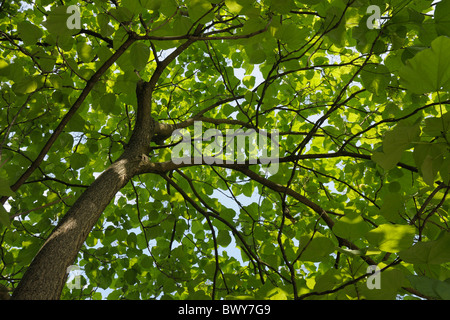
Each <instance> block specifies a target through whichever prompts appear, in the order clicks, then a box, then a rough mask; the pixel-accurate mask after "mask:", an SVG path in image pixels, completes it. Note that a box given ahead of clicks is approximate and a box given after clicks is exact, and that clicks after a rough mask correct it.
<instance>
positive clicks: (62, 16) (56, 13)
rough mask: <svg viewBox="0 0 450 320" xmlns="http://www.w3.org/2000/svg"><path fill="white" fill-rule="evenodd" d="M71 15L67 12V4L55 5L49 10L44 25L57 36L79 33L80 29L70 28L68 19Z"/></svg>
mask: <svg viewBox="0 0 450 320" xmlns="http://www.w3.org/2000/svg"><path fill="white" fill-rule="evenodd" d="M70 16H71V15H70V14H69V13H67V6H53V7H52V8H51V9H50V12H48V15H47V18H46V20H45V21H44V22H43V23H42V25H43V26H44V27H45V28H46V29H47V30H48V32H50V33H52V34H54V35H56V36H60V37H62V36H69V35H73V34H75V33H78V32H79V31H80V30H77V29H69V28H68V27H67V20H68V19H69V17H70Z"/></svg>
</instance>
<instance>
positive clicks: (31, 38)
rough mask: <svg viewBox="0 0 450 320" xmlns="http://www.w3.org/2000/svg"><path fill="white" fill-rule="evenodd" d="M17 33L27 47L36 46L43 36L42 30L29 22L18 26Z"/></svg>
mask: <svg viewBox="0 0 450 320" xmlns="http://www.w3.org/2000/svg"><path fill="white" fill-rule="evenodd" d="M17 32H18V33H19V36H20V38H21V39H22V40H23V42H24V43H25V44H27V45H32V44H36V42H37V41H38V39H40V38H41V37H42V35H43V33H42V30H41V29H40V28H39V27H37V26H35V25H34V24H32V23H30V22H29V21H21V22H20V23H19V24H18V25H17Z"/></svg>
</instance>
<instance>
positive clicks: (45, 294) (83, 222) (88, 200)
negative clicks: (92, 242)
mask: <svg viewBox="0 0 450 320" xmlns="http://www.w3.org/2000/svg"><path fill="white" fill-rule="evenodd" d="M126 154H127V152H125V153H124V155H126ZM140 160H141V159H139V158H136V157H132V159H130V158H126V157H125V156H122V157H121V158H120V159H119V160H117V161H116V162H114V163H113V164H112V165H111V166H110V167H109V168H108V169H107V170H106V171H105V172H103V173H102V174H101V175H100V176H99V177H97V179H96V180H95V181H94V182H93V183H92V185H91V186H89V188H87V189H86V191H85V192H84V193H83V194H82V195H81V196H80V197H79V198H78V200H77V201H76V202H75V203H74V205H73V206H72V207H71V208H70V209H69V211H68V212H67V214H66V215H65V216H64V218H63V219H62V220H61V221H60V223H59V224H58V226H57V227H56V228H55V229H54V231H53V232H52V234H51V235H50V237H49V238H48V239H47V240H46V241H45V243H44V245H43V246H42V248H41V250H40V251H39V252H38V254H37V255H36V257H35V258H34V260H33V261H32V263H31V265H30V266H29V268H28V270H27V271H26V273H25V275H24V277H23V278H22V280H21V281H20V283H19V285H18V287H17V288H16V290H15V291H14V293H13V296H12V298H13V299H27V300H28V299H40V300H42V299H59V298H60V295H61V292H62V289H63V287H64V285H65V282H66V279H67V268H68V267H69V266H70V265H72V264H73V262H74V261H75V259H76V257H77V254H78V252H79V250H80V249H81V246H82V245H83V243H84V241H85V240H86V238H87V236H88V235H89V233H90V231H91V230H92V228H93V227H94V225H95V223H96V222H97V220H98V219H99V217H100V215H101V214H102V212H103V210H104V209H105V208H106V206H107V205H108V204H109V203H110V202H111V200H112V199H113V198H114V196H115V194H116V193H117V192H118V191H119V190H120V189H121V188H122V187H123V186H125V185H126V184H127V182H128V181H129V180H130V179H131V178H132V177H133V175H134V174H135V172H136V169H137V168H138V167H139V163H140Z"/></svg>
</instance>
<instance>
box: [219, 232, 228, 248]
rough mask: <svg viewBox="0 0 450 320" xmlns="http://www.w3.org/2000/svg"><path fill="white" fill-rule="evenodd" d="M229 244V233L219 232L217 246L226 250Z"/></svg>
mask: <svg viewBox="0 0 450 320" xmlns="http://www.w3.org/2000/svg"><path fill="white" fill-rule="evenodd" d="M230 243H231V237H230V233H229V232H228V231H227V230H219V233H218V235H217V244H218V245H220V246H222V247H224V248H226V247H228V245H229V244H230Z"/></svg>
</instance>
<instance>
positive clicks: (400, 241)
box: [366, 224, 415, 252]
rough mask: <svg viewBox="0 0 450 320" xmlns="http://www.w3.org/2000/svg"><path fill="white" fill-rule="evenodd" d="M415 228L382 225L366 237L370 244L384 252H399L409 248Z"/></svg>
mask: <svg viewBox="0 0 450 320" xmlns="http://www.w3.org/2000/svg"><path fill="white" fill-rule="evenodd" d="M414 235H415V228H414V227H413V226H408V225H391V224H382V225H380V226H378V227H377V228H375V229H373V230H371V231H369V232H368V233H367V235H366V238H367V240H368V241H369V243H370V244H372V245H374V246H376V247H378V248H379V249H380V250H382V251H386V252H399V251H401V250H404V249H406V248H408V247H409V246H411V244H412V242H413V239H414Z"/></svg>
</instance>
